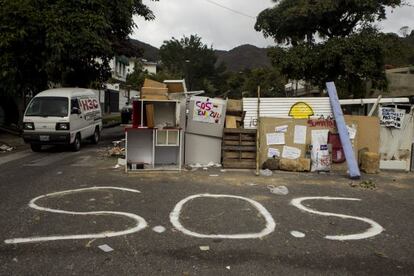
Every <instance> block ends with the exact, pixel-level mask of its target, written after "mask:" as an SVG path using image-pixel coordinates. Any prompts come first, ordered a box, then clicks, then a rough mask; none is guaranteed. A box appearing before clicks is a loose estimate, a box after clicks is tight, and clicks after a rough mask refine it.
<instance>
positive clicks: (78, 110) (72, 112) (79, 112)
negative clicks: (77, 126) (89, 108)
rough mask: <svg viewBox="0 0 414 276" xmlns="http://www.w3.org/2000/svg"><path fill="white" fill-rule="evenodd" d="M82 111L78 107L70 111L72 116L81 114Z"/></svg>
mask: <svg viewBox="0 0 414 276" xmlns="http://www.w3.org/2000/svg"><path fill="white" fill-rule="evenodd" d="M81 113H82V112H81V110H80V109H79V108H77V107H72V110H71V111H70V114H78V115H79V114H81Z"/></svg>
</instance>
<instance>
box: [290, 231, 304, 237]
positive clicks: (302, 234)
mask: <svg viewBox="0 0 414 276" xmlns="http://www.w3.org/2000/svg"><path fill="white" fill-rule="evenodd" d="M290 234H291V235H292V236H294V237H295V238H304V237H305V234H304V233H302V232H299V231H290Z"/></svg>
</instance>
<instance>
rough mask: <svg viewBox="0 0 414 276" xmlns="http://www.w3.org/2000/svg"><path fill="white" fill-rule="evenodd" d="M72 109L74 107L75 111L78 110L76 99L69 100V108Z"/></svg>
mask: <svg viewBox="0 0 414 276" xmlns="http://www.w3.org/2000/svg"><path fill="white" fill-rule="evenodd" d="M74 107H76V108H77V109H80V107H79V101H78V99H76V98H73V99H71V100H70V108H71V109H73V108H74Z"/></svg>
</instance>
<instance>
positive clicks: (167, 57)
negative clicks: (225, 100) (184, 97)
mask: <svg viewBox="0 0 414 276" xmlns="http://www.w3.org/2000/svg"><path fill="white" fill-rule="evenodd" d="M160 57H161V61H162V65H163V67H164V68H165V70H166V71H167V72H169V73H170V74H171V75H173V76H177V77H179V78H185V79H186V83H187V89H188V90H205V91H206V92H207V94H208V95H212V94H215V93H216V92H217V91H216V87H215V86H214V85H212V83H213V81H214V79H216V78H217V74H218V73H220V72H219V71H218V70H216V67H215V64H216V61H217V57H216V55H215V53H214V51H213V49H212V47H208V46H207V45H205V44H203V43H202V41H201V38H200V37H199V36H197V35H191V36H190V37H183V38H181V39H180V40H178V39H176V38H172V39H171V40H169V41H164V44H163V45H162V46H161V48H160Z"/></svg>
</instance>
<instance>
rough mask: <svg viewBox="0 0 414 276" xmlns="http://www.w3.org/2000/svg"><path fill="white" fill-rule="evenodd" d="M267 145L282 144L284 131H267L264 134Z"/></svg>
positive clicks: (283, 142)
mask: <svg viewBox="0 0 414 276" xmlns="http://www.w3.org/2000/svg"><path fill="white" fill-rule="evenodd" d="M266 142H267V145H268V146H270V145H284V144H285V134H284V133H267V134H266Z"/></svg>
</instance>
